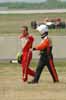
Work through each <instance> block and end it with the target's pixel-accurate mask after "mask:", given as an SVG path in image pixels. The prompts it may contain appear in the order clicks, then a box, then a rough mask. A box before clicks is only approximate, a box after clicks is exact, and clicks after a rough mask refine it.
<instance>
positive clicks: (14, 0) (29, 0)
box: [0, 0, 66, 3]
mask: <svg viewBox="0 0 66 100" xmlns="http://www.w3.org/2000/svg"><path fill="white" fill-rule="evenodd" d="M17 1H19V2H20V1H22V2H23V1H24V2H43V1H46V0H0V3H1V2H17ZM59 1H66V0H59Z"/></svg>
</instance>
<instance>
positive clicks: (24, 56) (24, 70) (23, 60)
mask: <svg viewBox="0 0 66 100" xmlns="http://www.w3.org/2000/svg"><path fill="white" fill-rule="evenodd" d="M26 62H27V53H23V56H22V62H21V66H22V80H23V81H26V80H27V77H26V70H27V63H26Z"/></svg>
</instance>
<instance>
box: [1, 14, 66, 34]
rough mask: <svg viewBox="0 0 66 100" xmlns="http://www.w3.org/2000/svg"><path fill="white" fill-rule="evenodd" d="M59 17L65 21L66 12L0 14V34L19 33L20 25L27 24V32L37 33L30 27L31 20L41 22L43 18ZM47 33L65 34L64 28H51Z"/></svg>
mask: <svg viewBox="0 0 66 100" xmlns="http://www.w3.org/2000/svg"><path fill="white" fill-rule="evenodd" d="M46 17H49V18H56V17H60V18H61V19H62V21H65V22H66V13H60V14H58V13H53V14H52V13H50V14H49V13H48V14H3V15H2V14H0V35H5V34H7V35H13V34H14V35H18V34H20V33H21V27H22V26H23V25H27V26H28V27H29V32H30V33H31V34H34V35H39V33H37V31H35V30H33V29H31V25H30V23H31V21H34V20H36V21H37V22H38V23H40V22H41V23H43V21H44V18H46ZM49 35H66V28H65V29H51V30H49Z"/></svg>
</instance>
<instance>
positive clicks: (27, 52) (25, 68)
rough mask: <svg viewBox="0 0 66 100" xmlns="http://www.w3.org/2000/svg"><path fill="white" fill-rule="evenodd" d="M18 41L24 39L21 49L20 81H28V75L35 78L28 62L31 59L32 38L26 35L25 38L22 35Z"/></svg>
mask: <svg viewBox="0 0 66 100" xmlns="http://www.w3.org/2000/svg"><path fill="white" fill-rule="evenodd" d="M20 39H25V41H24V43H23V47H22V61H21V66H22V80H23V81H27V80H28V74H29V75H31V76H33V77H34V76H35V72H34V71H33V70H31V69H30V68H29V64H30V61H31V59H32V50H31V48H32V44H33V41H34V38H33V36H31V35H28V36H27V37H25V36H24V35H21V36H20Z"/></svg>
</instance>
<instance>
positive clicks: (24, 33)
mask: <svg viewBox="0 0 66 100" xmlns="http://www.w3.org/2000/svg"><path fill="white" fill-rule="evenodd" d="M21 31H22V34H23V35H24V36H26V35H27V34H28V31H26V29H25V28H24V27H23V28H22V30H21Z"/></svg>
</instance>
